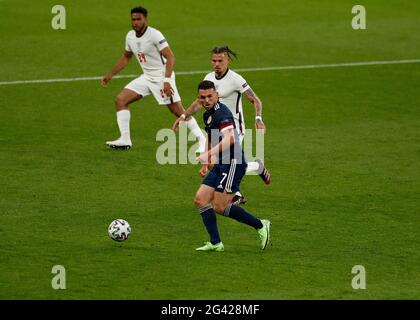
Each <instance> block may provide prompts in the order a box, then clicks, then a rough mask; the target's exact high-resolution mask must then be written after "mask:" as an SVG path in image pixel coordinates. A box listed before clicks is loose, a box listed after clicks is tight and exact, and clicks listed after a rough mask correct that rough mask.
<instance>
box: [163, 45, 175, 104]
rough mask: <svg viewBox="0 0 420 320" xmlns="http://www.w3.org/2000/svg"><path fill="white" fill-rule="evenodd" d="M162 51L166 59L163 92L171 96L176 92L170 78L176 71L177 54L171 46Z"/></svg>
mask: <svg viewBox="0 0 420 320" xmlns="http://www.w3.org/2000/svg"><path fill="white" fill-rule="evenodd" d="M160 53H161V54H162V56H164V57H165V59H166V69H165V80H164V81H163V92H165V94H166V96H168V97H171V96H172V95H173V94H174V91H173V89H172V87H171V85H170V83H169V81H168V80H169V78H170V77H171V75H172V72H173V71H174V65H175V56H174V54H173V52H172V50H171V49H170V48H169V47H165V48H163V49H162V50H161V51H160Z"/></svg>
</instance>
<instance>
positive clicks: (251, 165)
mask: <svg viewBox="0 0 420 320" xmlns="http://www.w3.org/2000/svg"><path fill="white" fill-rule="evenodd" d="M259 168H260V165H259V164H258V162H256V161H252V162H248V167H247V168H246V173H248V172H254V171H258V169H259Z"/></svg>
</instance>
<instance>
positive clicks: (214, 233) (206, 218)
mask: <svg viewBox="0 0 420 320" xmlns="http://www.w3.org/2000/svg"><path fill="white" fill-rule="evenodd" d="M199 211H200V214H201V217H202V218H203V222H204V225H205V226H206V229H207V232H208V233H209V235H210V242H211V243H212V244H216V243H219V242H220V235H219V229H218V228H217V220H216V213H215V212H214V209H213V207H212V206H211V205H208V206H206V207H203V208H200V209H199Z"/></svg>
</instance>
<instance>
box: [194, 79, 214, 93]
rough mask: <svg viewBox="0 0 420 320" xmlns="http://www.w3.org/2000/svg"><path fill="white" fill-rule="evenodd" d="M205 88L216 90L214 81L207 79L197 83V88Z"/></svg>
mask: <svg viewBox="0 0 420 320" xmlns="http://www.w3.org/2000/svg"><path fill="white" fill-rule="evenodd" d="M207 89H214V90H216V87H215V86H214V82H212V81H209V80H204V81H201V82H200V84H199V85H198V90H207ZM198 90H197V91H198Z"/></svg>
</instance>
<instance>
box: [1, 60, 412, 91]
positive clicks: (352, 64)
mask: <svg viewBox="0 0 420 320" xmlns="http://www.w3.org/2000/svg"><path fill="white" fill-rule="evenodd" d="M408 63H420V59H406V60H386V61H361V62H345V63H330V64H308V65H300V66H278V67H261V68H242V69H241V68H239V69H234V70H235V71H238V72H256V71H280V70H298V69H319V68H339V67H357V66H375V65H387V64H408ZM208 72H209V70H194V71H177V72H176V75H190V74H205V73H208ZM138 76H139V75H138V74H127V75H116V76H114V77H113V79H122V78H135V77H138ZM100 79H102V77H78V78H58V79H40V80H16V81H0V85H13V84H26V83H51V82H72V81H89V80H100Z"/></svg>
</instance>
